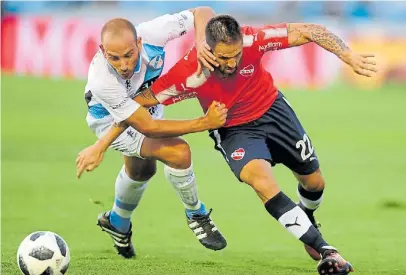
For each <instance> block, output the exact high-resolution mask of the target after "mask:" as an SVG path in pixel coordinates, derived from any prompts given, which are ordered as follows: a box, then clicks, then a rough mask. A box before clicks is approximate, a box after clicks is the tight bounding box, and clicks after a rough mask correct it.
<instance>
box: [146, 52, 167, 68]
mask: <svg viewBox="0 0 406 275" xmlns="http://www.w3.org/2000/svg"><path fill="white" fill-rule="evenodd" d="M148 66H149V67H151V68H152V69H154V70H159V69H161V68H162V67H163V66H164V59H163V58H162V55H157V56H155V57H154V58H152V59H151V60H150V61H149V63H148Z"/></svg>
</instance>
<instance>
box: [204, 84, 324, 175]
mask: <svg viewBox="0 0 406 275" xmlns="http://www.w3.org/2000/svg"><path fill="white" fill-rule="evenodd" d="M210 137H211V138H212V139H213V140H214V142H215V149H216V150H218V151H220V152H221V153H222V155H223V157H224V158H225V159H226V161H227V163H228V165H229V166H230V168H231V170H232V171H233V172H234V174H235V176H236V177H237V178H238V179H239V180H240V173H241V170H242V169H243V168H244V166H245V165H246V164H247V163H248V162H250V161H251V160H254V159H264V160H267V161H269V162H270V163H271V164H272V166H274V165H275V164H277V163H282V164H284V165H285V166H286V167H288V168H289V169H291V170H292V171H294V172H296V173H298V174H299V175H309V174H311V173H313V172H314V171H316V170H317V169H318V168H319V162H318V160H317V156H316V153H315V151H314V148H313V146H312V144H311V141H310V138H309V137H308V136H307V134H306V132H305V130H304V129H303V127H302V125H301V124H300V122H299V119H298V118H297V117H296V114H295V112H294V111H293V109H292V108H291V107H290V105H289V103H288V102H287V100H286V99H285V98H284V96H283V94H282V93H281V92H279V94H278V97H277V99H276V100H275V102H274V103H273V104H272V106H271V108H270V109H269V110H268V111H267V112H266V113H265V114H263V115H262V116H261V117H260V118H259V119H257V120H254V121H252V122H250V123H247V124H243V125H237V126H233V127H229V128H220V129H218V130H215V131H210Z"/></svg>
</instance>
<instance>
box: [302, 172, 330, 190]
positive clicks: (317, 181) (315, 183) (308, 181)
mask: <svg viewBox="0 0 406 275" xmlns="http://www.w3.org/2000/svg"><path fill="white" fill-rule="evenodd" d="M300 182H301V184H302V186H303V187H304V189H306V190H307V191H310V192H317V191H321V190H323V189H324V187H325V184H326V183H325V181H324V177H323V175H322V174H321V171H320V169H318V170H317V171H315V172H313V173H312V174H310V175H306V176H300Z"/></svg>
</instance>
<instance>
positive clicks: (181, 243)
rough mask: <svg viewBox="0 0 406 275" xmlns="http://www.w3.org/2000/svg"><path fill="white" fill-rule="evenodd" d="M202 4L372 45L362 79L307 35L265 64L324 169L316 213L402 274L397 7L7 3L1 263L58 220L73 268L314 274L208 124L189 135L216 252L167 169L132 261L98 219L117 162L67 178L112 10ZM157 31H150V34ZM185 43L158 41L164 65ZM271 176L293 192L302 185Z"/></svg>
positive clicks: (143, 16)
mask: <svg viewBox="0 0 406 275" xmlns="http://www.w3.org/2000/svg"><path fill="white" fill-rule="evenodd" d="M199 5H208V6H211V7H212V8H213V9H214V10H215V11H216V12H217V13H227V14H231V15H233V16H235V17H236V18H238V19H239V21H240V22H241V24H253V25H261V24H264V23H278V22H313V23H321V24H324V25H326V26H327V27H328V28H329V29H331V30H332V31H334V32H335V33H337V34H339V35H340V36H342V37H343V38H344V39H345V41H346V42H347V43H348V44H349V45H350V46H351V47H352V48H353V49H356V50H358V51H361V52H372V53H375V54H376V56H377V61H378V63H379V66H378V68H379V73H378V74H377V75H376V76H375V77H373V78H370V79H365V78H361V77H358V76H356V75H355V74H354V73H353V72H352V71H351V70H350V69H349V68H348V67H347V66H345V65H343V64H342V63H341V62H340V61H339V60H338V59H337V58H336V57H335V56H334V55H332V54H330V53H328V52H326V51H324V50H323V49H321V48H319V47H317V46H316V45H313V44H309V45H306V46H304V47H299V48H294V49H289V50H284V51H279V52H275V53H268V54H267V55H266V57H265V58H264V65H265V66H266V68H267V69H268V70H269V71H270V72H272V74H273V76H274V78H275V81H276V83H277V84H278V86H279V87H280V89H281V90H282V91H284V92H285V94H286V95H287V97H288V99H289V101H290V102H291V104H292V105H293V107H294V108H295V110H296V112H297V114H298V116H299V118H300V119H301V120H302V123H303V124H304V126H305V128H306V129H307V131H308V133H309V135H310V137H311V138H312V141H313V143H314V146H315V148H316V151H317V152H318V155H319V158H320V160H321V165H322V169H323V172H324V174H325V176H326V179H327V186H328V189H327V192H326V195H325V203H324V205H323V206H322V207H321V209H320V210H319V214H318V217H319V219H320V221H321V222H322V225H323V227H322V230H323V234H324V236H325V237H326V238H327V240H330V242H331V243H332V244H333V245H337V246H338V247H339V248H340V249H341V251H342V252H343V254H344V255H345V256H346V257H348V258H349V259H350V260H351V261H352V262H353V264H354V265H355V268H356V269H357V270H358V272H359V274H369V275H370V274H379V275H382V274H406V262H405V261H404V259H403V255H402V253H401V251H402V248H403V247H405V246H406V232H405V230H404V226H405V225H406V222H405V218H404V217H405V211H406V201H405V194H406V185H405V182H404V179H405V178H406V161H405V154H406V145H405V140H406V107H405V103H406V55H405V50H406V32H405V25H406V2H389V1H380V2H377V1H337V2H333V1H328V2H327V1H326V2H304V1H284V2H282V1H281V2H276V1H275V2H255V1H249V2H248V1H247V2H206V1H194V2H171V1H166V2H155V1H148V2H129V1H111V2H107V1H103V2H97V1H69V2H63V1H52V2H46V1H35V2H34V1H29V2H22V1H2V2H1V14H2V19H1V22H2V25H1V47H2V49H1V68H2V77H1V82H2V83H1V92H2V99H1V102H2V104H1V109H2V110H1V115H2V123H1V128H2V150H1V151H2V167H1V168H2V196H1V201H2V204H1V206H2V215H1V217H2V221H1V226H2V243H1V247H2V254H1V256H2V265H1V266H2V271H3V273H2V274H19V273H18V270H17V267H16V263H15V253H16V250H17V247H18V244H19V243H20V242H21V241H22V240H23V238H24V237H25V236H26V235H27V234H29V233H30V232H32V231H36V230H50V231H55V232H56V233H58V234H60V235H61V236H63V237H64V238H65V240H66V241H67V242H68V244H69V246H70V248H71V251H72V263H71V268H70V270H69V272H68V274H87V275H88V274H190V273H195V274H233V275H236V274H244V275H246V274H315V268H314V263H313V262H311V261H310V260H309V259H308V258H307V255H305V253H304V251H303V250H302V248H301V246H300V244H298V243H297V241H296V240H294V239H293V238H292V237H291V236H289V235H288V234H286V232H284V230H283V229H282V228H280V226H279V225H277V224H276V223H275V222H274V221H273V220H272V219H271V218H270V217H269V216H268V214H267V213H266V211H265V210H264V209H263V206H262V205H261V204H260V202H259V200H258V199H257V198H256V197H255V194H254V193H253V192H251V191H250V190H249V189H248V188H247V187H245V186H243V185H241V184H239V183H238V182H237V181H236V180H235V178H234V177H233V175H232V173H231V172H230V171H229V169H228V167H227V165H226V163H225V162H224V161H223V159H222V158H221V156H220V154H218V153H217V152H215V151H214V150H212V147H213V144H212V142H211V140H209V139H208V138H207V136H206V133H199V134H195V135H188V136H186V139H187V140H188V142H189V143H190V144H191V147H192V151H193V154H194V165H195V170H196V174H197V177H198V183H199V186H200V189H199V190H200V194H201V198H202V199H203V200H204V201H205V202H206V204H207V205H208V206H209V207H213V208H214V212H213V217H214V220H215V221H216V223H217V225H218V226H219V228H220V230H222V231H223V233H224V234H225V236H226V237H227V238H228V241H229V246H228V248H227V249H225V250H224V251H221V252H218V253H213V252H211V251H207V250H205V249H203V248H202V247H200V245H199V244H198V243H197V242H196V240H195V239H194V237H193V235H192V234H191V232H189V229H187V227H186V223H185V221H184V216H183V213H182V205H181V203H180V202H179V201H178V200H177V198H176V196H175V193H174V192H173V191H172V190H171V187H170V186H169V184H167V183H166V182H165V180H164V176H163V173H162V170H161V169H160V170H159V171H158V174H157V175H156V177H155V178H154V179H153V180H151V184H150V187H149V190H148V191H147V192H146V195H145V198H144V199H143V201H142V203H141V205H140V207H139V209H137V210H136V213H135V214H134V221H135V230H136V232H135V244H136V247H137V249H138V253H139V258H138V260H136V261H123V260H121V259H120V258H117V257H116V255H115V253H114V251H113V248H112V244H111V242H110V240H109V239H108V237H107V236H105V235H103V234H102V233H101V232H99V229H98V228H96V226H95V222H96V217H97V214H98V213H99V212H100V211H102V209H107V208H109V207H110V206H111V203H112V201H113V196H114V194H113V192H114V187H113V185H114V180H115V177H116V175H117V173H118V171H119V168H120V167H121V165H122V162H121V158H120V156H119V154H117V153H115V152H108V154H107V155H106V157H105V162H104V163H103V164H102V165H101V167H100V168H98V169H97V170H96V171H95V172H93V173H91V174H86V175H85V176H84V178H83V179H81V180H80V181H77V180H76V178H75V166H74V164H75V158H76V155H77V153H78V152H79V151H80V150H81V149H82V148H84V147H85V146H87V145H89V144H91V143H93V142H94V137H93V136H92V134H91V132H90V131H89V130H88V129H87V127H86V125H85V120H84V118H85V115H86V111H87V109H86V105H85V101H84V99H83V89H84V84H85V82H84V81H85V79H86V75H87V68H88V64H89V62H90V60H91V58H92V57H93V55H94V53H95V51H96V50H97V46H98V44H99V31H100V29H101V26H102V24H103V23H104V21H105V20H107V19H110V18H112V17H116V16H120V17H126V18H128V19H130V20H132V21H133V22H134V23H139V22H142V21H146V20H149V19H152V18H154V17H155V16H159V15H162V14H164V13H172V12H177V11H180V10H182V9H186V8H191V7H195V6H199ZM151 31H159V30H151ZM192 43H193V34H192V33H189V34H188V35H186V36H185V37H182V38H180V39H178V40H175V41H172V42H171V43H169V44H168V46H167V51H168V52H169V53H170V54H168V55H167V60H166V64H165V70H167V69H168V68H170V67H171V66H172V65H173V64H174V63H175V62H176V61H177V59H179V58H180V56H181V55H183V54H184V53H185V52H186V51H187V49H188V48H189V47H190V46H191V45H192ZM198 115H201V111H200V108H199V106H198V104H197V103H196V102H195V101H194V100H190V101H186V102H182V103H180V104H178V105H175V106H171V107H169V108H167V111H166V117H168V118H188V117H194V116H198ZM275 173H276V175H277V177H278V179H279V182H280V184H281V187H282V188H283V189H284V190H285V191H286V193H288V194H289V195H291V196H292V198H296V195H295V188H296V182H295V180H294V178H293V177H292V175H291V174H290V173H289V172H288V171H287V170H286V169H284V168H283V167H280V166H278V167H277V168H276V169H275Z"/></svg>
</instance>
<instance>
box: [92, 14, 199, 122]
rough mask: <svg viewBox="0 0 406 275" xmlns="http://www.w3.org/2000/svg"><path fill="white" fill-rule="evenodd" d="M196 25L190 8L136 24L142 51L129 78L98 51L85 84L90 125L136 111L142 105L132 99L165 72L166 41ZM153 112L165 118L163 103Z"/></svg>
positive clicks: (120, 119) (119, 120) (116, 119)
mask: <svg viewBox="0 0 406 275" xmlns="http://www.w3.org/2000/svg"><path fill="white" fill-rule="evenodd" d="M193 27H194V16H193V13H192V12H190V11H188V10H186V11H182V12H180V13H176V14H166V15H163V16H160V17H158V18H155V19H153V20H151V21H147V22H144V23H141V24H139V25H138V26H136V29H137V34H138V36H139V37H141V38H142V50H141V53H140V58H139V60H138V63H137V65H136V68H135V71H134V74H133V76H132V77H131V79H129V80H125V79H122V78H121V77H120V76H119V75H118V74H117V73H116V71H115V70H114V69H113V68H112V67H111V66H110V65H109V64H108V62H107V60H106V58H105V57H104V56H103V53H102V51H101V50H99V51H98V52H97V53H96V55H95V56H94V58H93V60H92V62H91V64H90V67H89V72H88V80H87V84H86V87H85V99H86V102H87V104H88V106H89V111H88V115H87V118H86V120H87V122H88V124H89V126H90V127H91V128H93V130H95V129H94V128H95V127H98V125H106V124H112V123H113V122H121V121H124V120H126V119H127V118H128V117H129V116H130V115H131V114H133V113H134V112H135V111H136V110H137V109H138V108H139V107H140V105H139V104H138V103H136V102H135V101H133V100H132V98H134V97H135V96H136V95H137V93H139V92H140V91H141V90H142V89H144V88H146V87H148V86H149V85H151V84H152V82H153V81H154V80H155V79H156V78H157V77H159V76H160V75H161V73H162V70H163V67H164V60H165V51H164V47H165V45H166V43H167V42H168V41H170V40H172V39H175V38H177V37H180V36H182V35H183V34H185V33H186V32H188V31H190V30H192V29H193ZM150 113H151V115H152V116H153V118H155V119H159V118H162V116H163V106H162V105H159V106H155V107H154V108H150Z"/></svg>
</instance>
